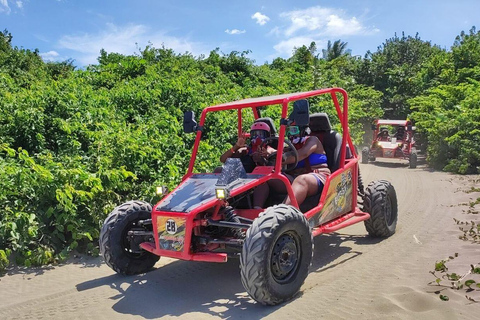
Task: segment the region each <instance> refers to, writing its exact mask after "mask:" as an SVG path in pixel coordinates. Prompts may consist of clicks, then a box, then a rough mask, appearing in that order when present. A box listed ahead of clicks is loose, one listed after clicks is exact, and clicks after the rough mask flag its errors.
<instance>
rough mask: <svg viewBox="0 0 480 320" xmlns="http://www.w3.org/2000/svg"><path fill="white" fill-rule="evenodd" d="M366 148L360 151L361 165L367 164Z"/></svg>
mask: <svg viewBox="0 0 480 320" xmlns="http://www.w3.org/2000/svg"><path fill="white" fill-rule="evenodd" d="M368 153H369V151H368V148H367V147H365V148H363V149H362V163H368Z"/></svg>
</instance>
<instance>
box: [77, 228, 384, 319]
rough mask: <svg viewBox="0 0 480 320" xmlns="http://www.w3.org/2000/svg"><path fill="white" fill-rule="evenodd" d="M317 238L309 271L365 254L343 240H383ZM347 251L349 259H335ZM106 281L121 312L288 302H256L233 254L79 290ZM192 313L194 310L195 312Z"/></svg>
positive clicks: (252, 312) (256, 309)
mask: <svg viewBox="0 0 480 320" xmlns="http://www.w3.org/2000/svg"><path fill="white" fill-rule="evenodd" d="M314 241H315V254H314V259H313V262H312V266H311V268H310V273H312V272H321V271H323V270H327V269H331V268H335V267H336V266H337V265H339V264H343V263H348V261H349V260H351V259H354V258H355V257H357V256H358V255H361V254H362V253H361V252H357V251H352V248H350V247H348V246H341V243H344V242H346V241H354V242H355V243H357V244H360V245H370V244H374V243H376V242H378V241H379V240H376V239H372V238H368V237H366V236H352V235H342V234H336V233H334V234H329V235H321V236H319V237H316V238H315V239H314ZM343 256H345V259H342V260H341V261H339V262H336V263H334V264H332V265H330V264H331V263H332V262H333V261H335V260H337V259H339V258H341V257H343ZM112 272H113V271H112ZM307 279H308V278H307ZM105 285H107V286H110V287H111V288H113V289H115V290H117V291H118V294H116V295H114V296H112V297H110V299H113V300H115V301H117V302H116V303H115V305H114V306H113V309H114V310H115V311H116V312H119V313H122V314H129V315H138V316H141V317H144V318H147V319H152V318H160V317H164V316H173V317H178V316H185V315H187V314H190V313H201V314H209V315H212V316H217V317H221V318H224V319H225V318H239V317H241V318H245V319H259V318H262V317H264V316H267V315H269V314H270V313H272V312H275V311H276V310H278V309H279V308H282V306H284V305H285V304H283V305H279V306H275V307H265V306H262V305H260V304H258V303H255V302H254V301H253V300H252V299H251V298H250V297H249V296H248V294H247V293H246V292H245V289H244V288H243V286H242V283H241V281H240V270H239V261H238V259H230V260H229V261H228V262H227V263H224V264H220V263H206V262H205V263H204V262H192V261H174V262H172V263H169V264H166V265H164V266H161V267H159V268H157V269H155V270H153V271H152V272H149V273H146V274H142V275H137V276H128V277H126V276H121V275H117V274H112V275H111V276H108V277H104V278H99V279H95V280H91V281H87V282H83V283H80V284H78V285H77V290H78V291H83V290H89V289H93V288H96V287H100V286H105ZM301 295H302V293H301V292H300V293H298V294H297V296H296V297H295V298H294V299H296V298H298V297H300V296H301ZM287 303H288V302H287ZM192 317H195V316H194V315H193V314H192Z"/></svg>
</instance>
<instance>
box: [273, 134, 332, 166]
mask: <svg viewBox="0 0 480 320" xmlns="http://www.w3.org/2000/svg"><path fill="white" fill-rule="evenodd" d="M297 153H298V159H297V161H302V160H303V159H305V158H307V157H308V156H309V155H311V154H312V153H322V154H323V153H325V150H324V149H323V145H322V143H321V142H320V140H318V138H317V137H310V138H308V140H307V142H305V144H304V145H303V147H301V148H300V149H298V150H297ZM284 158H285V160H284V161H283V164H290V163H294V162H295V156H294V153H293V151H289V152H286V153H285V154H284Z"/></svg>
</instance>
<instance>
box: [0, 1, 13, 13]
mask: <svg viewBox="0 0 480 320" xmlns="http://www.w3.org/2000/svg"><path fill="white" fill-rule="evenodd" d="M11 11H12V10H11V9H10V7H9V6H8V0H0V13H1V12H5V13H6V14H10V12H11Z"/></svg>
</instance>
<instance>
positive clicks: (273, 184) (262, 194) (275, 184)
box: [253, 176, 290, 209]
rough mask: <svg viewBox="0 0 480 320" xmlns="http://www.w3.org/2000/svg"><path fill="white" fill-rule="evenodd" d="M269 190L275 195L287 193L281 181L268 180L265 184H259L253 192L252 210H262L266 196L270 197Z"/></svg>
mask: <svg viewBox="0 0 480 320" xmlns="http://www.w3.org/2000/svg"><path fill="white" fill-rule="evenodd" d="M287 177H289V176H287ZM289 179H290V177H289ZM270 188H271V189H272V190H273V191H274V192H277V193H286V192H287V187H285V184H284V183H283V181H281V180H270V181H268V182H267V183H264V184H261V185H259V186H258V187H257V188H256V189H255V191H253V207H254V208H257V209H258V208H263V206H264V205H265V202H266V201H267V198H268V196H269V195H270Z"/></svg>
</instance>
